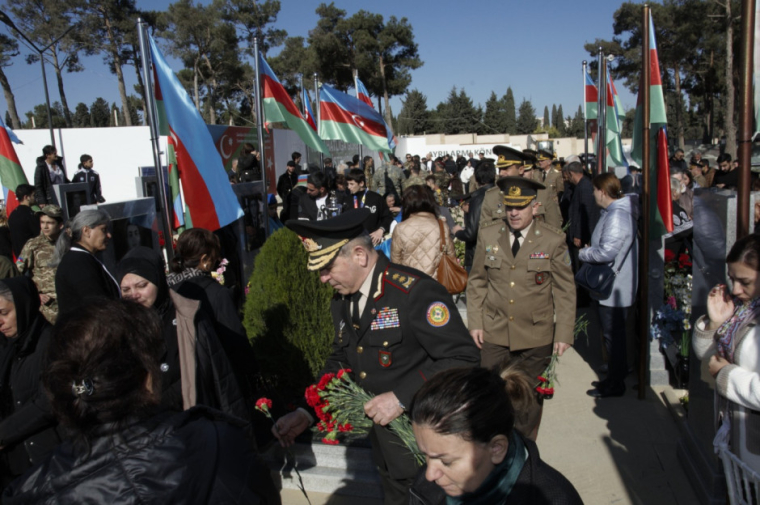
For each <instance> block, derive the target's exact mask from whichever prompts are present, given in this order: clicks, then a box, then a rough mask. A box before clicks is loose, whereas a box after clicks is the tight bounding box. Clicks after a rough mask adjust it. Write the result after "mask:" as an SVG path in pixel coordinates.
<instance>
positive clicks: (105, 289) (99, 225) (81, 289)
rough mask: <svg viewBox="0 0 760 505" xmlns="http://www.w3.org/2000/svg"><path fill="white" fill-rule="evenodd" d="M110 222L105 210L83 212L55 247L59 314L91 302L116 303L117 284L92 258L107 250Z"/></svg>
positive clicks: (53, 264) (102, 265)
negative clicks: (101, 300)
mask: <svg viewBox="0 0 760 505" xmlns="http://www.w3.org/2000/svg"><path fill="white" fill-rule="evenodd" d="M110 221H111V218H110V216H109V215H108V213H107V212H105V211H104V210H100V209H97V210H83V211H82V212H80V213H79V214H77V215H76V216H75V217H74V219H72V220H71V221H70V222H69V223H68V225H67V226H66V228H65V229H64V231H63V233H61V235H60V236H59V237H58V241H57V242H56V244H55V257H54V259H53V261H52V262H51V266H57V267H58V270H57V271H56V273H55V293H56V299H57V300H58V313H59V314H65V313H66V312H70V311H73V310H76V309H78V308H80V307H83V306H85V305H87V304H88V303H89V302H91V301H92V299H93V298H108V299H111V300H116V299H118V298H119V297H120V296H121V293H120V292H119V283H118V282H116V279H115V278H114V276H113V275H112V274H111V272H109V271H108V269H107V268H106V266H105V265H104V264H103V263H102V262H101V261H100V260H99V259H98V258H97V257H96V256H95V255H96V254H97V253H99V252H101V251H105V250H106V247H108V241H109V240H110V239H111V233H110V232H109V231H108V224H109V223H110Z"/></svg>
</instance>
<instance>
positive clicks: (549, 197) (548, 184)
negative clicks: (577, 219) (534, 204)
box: [532, 149, 565, 228]
mask: <svg viewBox="0 0 760 505" xmlns="http://www.w3.org/2000/svg"><path fill="white" fill-rule="evenodd" d="M536 160H537V163H538V168H539V170H533V174H532V176H533V180H534V181H536V182H540V183H541V184H543V185H544V186H545V189H542V190H539V192H538V203H539V206H541V207H543V214H544V219H545V220H546V222H547V223H548V224H550V225H552V226H554V227H555V228H562V212H561V211H560V210H559V194H560V193H561V192H562V191H563V190H564V189H565V183H564V181H563V180H562V173H561V172H560V171H559V170H557V169H555V168H552V161H553V160H554V153H552V152H549V151H547V150H546V149H539V150H538V151H537V154H536Z"/></svg>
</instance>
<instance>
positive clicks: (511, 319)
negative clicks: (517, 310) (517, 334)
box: [362, 316, 515, 378]
mask: <svg viewBox="0 0 760 505" xmlns="http://www.w3.org/2000/svg"><path fill="white" fill-rule="evenodd" d="M509 320H510V321H514V320H515V318H514V317H512V316H509ZM362 378H364V377H362Z"/></svg>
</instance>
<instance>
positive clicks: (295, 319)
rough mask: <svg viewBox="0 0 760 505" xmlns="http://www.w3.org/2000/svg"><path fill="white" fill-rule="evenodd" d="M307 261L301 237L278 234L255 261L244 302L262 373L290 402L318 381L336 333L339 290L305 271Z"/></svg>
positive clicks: (245, 322) (289, 233) (285, 230)
mask: <svg viewBox="0 0 760 505" xmlns="http://www.w3.org/2000/svg"><path fill="white" fill-rule="evenodd" d="M306 262H307V253H306V250H305V249H304V247H303V245H301V240H300V239H299V238H298V235H296V234H295V233H293V232H292V231H290V230H289V229H287V228H283V229H280V230H278V231H276V232H275V233H273V234H272V235H271V236H270V237H269V238H268V239H267V241H266V242H265V243H264V246H263V247H262V248H261V250H260V251H259V254H258V255H257V256H256V260H255V263H254V268H253V273H252V274H251V279H250V283H249V291H248V295H247V297H246V300H245V313H244V320H243V324H244V325H245V328H246V330H247V332H248V337H249V338H250V340H251V344H252V345H253V348H254V350H255V352H256V356H257V358H258V361H259V363H260V365H261V371H262V374H263V376H264V377H266V378H267V379H268V380H269V381H270V382H271V385H272V386H274V387H276V389H277V390H278V392H279V393H280V394H282V395H283V396H284V397H286V398H287V397H289V396H295V397H298V398H300V397H301V396H303V391H304V388H305V387H306V386H308V385H309V384H311V383H312V382H314V380H315V378H316V374H317V373H319V371H320V370H321V369H322V367H323V366H324V363H325V360H326V359H327V356H329V354H330V350H331V346H332V341H333V338H334V334H335V330H334V328H333V324H332V317H331V316H330V300H331V299H332V296H333V294H334V291H333V289H332V287H330V285H329V284H322V283H321V282H320V281H319V275H318V274H317V273H316V272H309V271H308V270H306Z"/></svg>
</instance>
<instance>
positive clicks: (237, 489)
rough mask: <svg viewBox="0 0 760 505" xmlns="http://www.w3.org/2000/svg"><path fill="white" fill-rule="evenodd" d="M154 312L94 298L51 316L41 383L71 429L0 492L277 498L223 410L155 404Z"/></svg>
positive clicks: (76, 499) (38, 496)
mask: <svg viewBox="0 0 760 505" xmlns="http://www.w3.org/2000/svg"><path fill="white" fill-rule="evenodd" d="M163 353H164V339H163V338H162V336H161V321H160V320H159V318H158V316H157V315H156V314H155V312H153V311H152V310H149V309H146V308H144V307H142V306H140V305H138V304H136V303H133V302H127V301H112V300H103V302H102V303H98V304H92V305H88V306H85V307H82V308H81V309H79V310H78V311H76V312H70V313H68V314H65V315H63V316H61V318H59V319H58V321H57V323H56V326H55V330H54V335H53V338H52V339H51V344H50V350H49V364H48V367H47V371H46V373H45V375H44V378H43V385H44V387H45V390H46V392H47V394H48V395H49V396H50V398H51V400H50V401H51V404H52V408H53V412H54V413H55V415H56V417H57V418H58V419H59V420H60V422H61V424H62V425H65V426H66V427H67V428H68V429H69V430H70V432H71V433H72V435H73V438H72V439H70V440H67V441H66V442H64V443H63V444H62V445H60V446H59V447H58V448H57V449H55V451H54V452H53V453H52V454H51V455H50V456H49V457H48V459H47V460H46V461H43V462H42V463H41V464H40V465H38V466H37V467H36V468H35V469H34V471H32V472H29V473H27V474H26V475H25V476H24V477H23V478H21V479H18V480H16V481H15V482H14V483H13V484H12V485H11V486H10V487H8V488H7V489H6V490H5V493H4V494H3V504H4V505H9V504H15V503H84V502H88V503H108V504H113V505H115V504H135V505H136V504H138V503H139V504H143V503H145V504H147V503H151V504H159V503H204V504H205V503H209V504H212V503H231V504H232V503H234V504H248V503H261V504H279V503H280V499H279V496H278V495H277V491H276V490H275V489H274V485H273V483H272V480H271V477H270V475H269V470H268V469H267V468H266V467H265V466H264V465H263V464H262V463H261V462H260V461H259V459H258V458H257V456H256V455H255V453H254V452H253V451H252V449H251V446H250V444H249V443H247V441H246V438H245V435H244V434H243V431H242V430H241V429H240V428H239V427H238V426H235V425H233V424H231V422H230V420H229V418H228V417H226V416H222V415H221V414H220V413H218V412H216V411H214V410H210V409H207V408H205V407H195V408H192V409H190V410H187V411H184V412H180V413H175V412H171V411H167V410H161V409H160V408H159V404H160V401H161V373H162V372H161V368H160V367H161V356H162V355H163Z"/></svg>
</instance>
